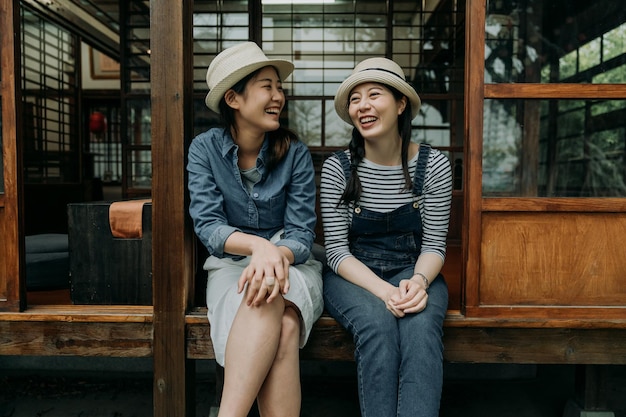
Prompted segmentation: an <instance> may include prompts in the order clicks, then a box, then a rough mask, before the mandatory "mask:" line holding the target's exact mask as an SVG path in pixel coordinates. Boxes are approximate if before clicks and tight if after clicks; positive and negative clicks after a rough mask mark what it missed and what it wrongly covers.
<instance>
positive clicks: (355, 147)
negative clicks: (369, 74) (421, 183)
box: [339, 84, 413, 205]
mask: <svg viewBox="0 0 626 417" xmlns="http://www.w3.org/2000/svg"><path fill="white" fill-rule="evenodd" d="M384 86H385V87H386V88H387V89H389V91H391V93H392V94H393V96H394V97H395V99H396V101H398V100H401V99H402V97H405V96H404V94H402V93H401V92H400V91H398V90H396V89H395V88H393V87H391V86H388V85H386V84H384ZM412 114H413V112H412V109H411V100H409V99H408V97H407V99H406V106H405V108H404V111H403V112H402V114H400V115H399V116H398V133H399V134H400V138H401V139H402V150H401V156H402V172H403V173H404V189H405V190H410V189H411V188H412V187H413V181H412V179H411V175H410V174H409V162H408V159H409V158H408V156H409V144H410V143H411V121H412V118H411V115H412ZM348 149H349V150H350V179H349V180H348V183H347V184H346V189H345V190H344V191H343V194H342V196H341V198H340V199H339V204H342V203H343V204H346V205H347V204H349V203H351V202H356V201H359V198H360V197H361V180H360V179H359V175H358V173H357V167H358V166H359V164H360V163H361V161H362V160H363V158H364V157H365V139H363V136H362V135H361V132H359V129H357V128H356V127H354V128H353V129H352V139H351V140H350V144H349V145H348Z"/></svg>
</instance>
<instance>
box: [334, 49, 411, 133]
mask: <svg viewBox="0 0 626 417" xmlns="http://www.w3.org/2000/svg"><path fill="white" fill-rule="evenodd" d="M368 82H374V83H380V84H384V85H386V86H390V87H393V88H395V89H396V90H398V91H399V92H401V93H402V94H404V95H405V96H407V97H408V99H409V101H410V102H411V111H412V112H413V114H412V117H411V119H414V118H415V116H417V113H418V112H419V109H420V106H421V104H422V102H421V100H420V98H419V96H418V95H417V93H416V92H415V89H414V88H413V87H412V86H411V85H410V84H409V83H408V82H407V81H406V80H405V78H404V73H403V72H402V68H400V65H398V64H396V63H395V62H393V61H392V60H390V59H387V58H369V59H366V60H364V61H361V62H360V63H359V64H358V65H357V66H356V67H354V70H352V74H350V76H349V77H348V78H346V79H345V80H344V81H343V82H342V83H341V85H340V86H339V90H337V94H336V95H335V110H336V111H337V114H338V115H339V117H341V118H342V119H343V120H344V121H345V122H346V123H348V124H352V119H350V114H349V113H348V97H349V96H350V91H352V89H353V88H354V87H356V86H357V85H359V84H363V83H368Z"/></svg>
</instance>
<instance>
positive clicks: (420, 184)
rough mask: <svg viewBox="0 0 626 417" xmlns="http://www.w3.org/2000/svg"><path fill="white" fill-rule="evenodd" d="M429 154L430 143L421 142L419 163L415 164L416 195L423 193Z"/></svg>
mask: <svg viewBox="0 0 626 417" xmlns="http://www.w3.org/2000/svg"><path fill="white" fill-rule="evenodd" d="M429 154H430V145H427V144H425V143H420V150H419V155H418V156H417V164H416V166H415V175H414V177H413V194H415V195H422V189H423V188H424V176H425V173H426V164H427V163H428V156H429Z"/></svg>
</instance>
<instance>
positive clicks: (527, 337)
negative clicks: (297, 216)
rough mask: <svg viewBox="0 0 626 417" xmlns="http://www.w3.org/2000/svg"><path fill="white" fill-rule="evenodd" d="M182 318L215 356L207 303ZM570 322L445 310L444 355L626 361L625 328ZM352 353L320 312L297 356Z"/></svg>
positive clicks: (478, 359)
mask: <svg viewBox="0 0 626 417" xmlns="http://www.w3.org/2000/svg"><path fill="white" fill-rule="evenodd" d="M185 323H186V330H185V333H186V346H187V347H186V349H187V357H188V358H189V359H214V358H215V355H214V353H213V348H212V344H211V338H210V330H209V329H210V328H209V322H208V319H207V316H206V308H204V307H203V308H196V309H193V310H192V311H190V312H189V313H188V314H187V315H186V317H185ZM568 324H569V325H572V326H568ZM574 324H575V323H569V322H560V323H559V321H558V320H554V321H552V323H551V325H550V324H547V322H546V321H545V320H541V321H539V320H525V319H520V320H499V321H496V320H493V319H480V318H477V319H468V318H466V317H464V316H463V315H462V314H460V312H458V311H448V315H447V317H446V319H445V322H444V337H443V340H444V358H445V360H446V361H449V362H467V363H518V364H524V363H526V364H622V365H626V328H623V327H620V328H615V327H613V328H611V327H601V326H598V327H593V328H589V327H575V326H573V325H574ZM599 324H600V323H599ZM608 347H609V348H608ZM353 353H354V344H353V342H352V337H351V336H350V334H349V333H348V332H347V331H346V330H345V329H344V328H343V327H341V325H339V323H337V322H336V321H335V319H333V318H332V317H330V316H329V315H327V314H326V313H324V314H323V315H322V317H320V319H319V320H318V321H317V323H316V324H315V325H314V327H313V330H312V332H311V336H310V338H309V341H308V343H307V345H306V346H305V347H304V348H303V349H302V351H301V355H300V356H301V358H302V359H305V360H324V361H352V360H354V356H353Z"/></svg>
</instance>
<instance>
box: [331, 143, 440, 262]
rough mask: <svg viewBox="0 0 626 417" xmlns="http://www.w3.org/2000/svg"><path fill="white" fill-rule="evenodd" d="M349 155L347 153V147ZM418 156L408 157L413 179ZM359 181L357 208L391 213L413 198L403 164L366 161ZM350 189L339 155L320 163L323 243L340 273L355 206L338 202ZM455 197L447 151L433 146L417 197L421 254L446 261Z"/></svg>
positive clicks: (347, 248)
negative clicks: (407, 187)
mask: <svg viewBox="0 0 626 417" xmlns="http://www.w3.org/2000/svg"><path fill="white" fill-rule="evenodd" d="M346 154H347V155H348V158H349V157H350V155H349V152H348V151H346ZM416 162H417V154H416V155H415V157H414V158H412V160H410V161H409V173H410V175H411V178H413V177H414V174H415V166H416ZM357 171H358V174H359V179H360V181H361V187H362V191H361V197H360V200H359V206H361V207H363V208H366V209H369V210H373V211H378V212H389V211H392V210H395V209H396V208H398V207H400V206H402V205H404V204H407V203H411V202H413V201H414V196H413V194H412V192H411V191H409V190H406V189H404V174H403V173H402V166H383V165H378V164H375V163H373V162H371V161H368V160H367V159H364V160H363V161H362V162H361V163H360V164H359V166H358V168H357ZM345 187H346V178H345V176H344V173H343V168H342V166H341V162H340V161H339V158H338V157H337V156H336V155H333V156H331V157H329V158H328V159H326V161H324V165H323V166H322V176H321V187H320V206H321V213H322V220H323V224H324V245H325V248H326V257H327V261H328V265H329V266H330V267H331V268H332V269H333V270H334V271H335V272H337V268H338V267H339V264H340V263H341V262H342V261H343V260H344V259H346V258H347V257H350V256H352V254H351V253H350V249H349V244H348V231H349V228H350V223H351V221H352V209H353V204H351V205H350V206H346V205H345V204H340V205H338V204H337V203H338V202H339V199H340V198H341V195H342V194H343V191H344V189H345ZM451 201H452V172H451V168H450V162H449V161H448V158H446V156H445V155H443V154H442V153H441V152H439V151H438V150H435V149H431V151H430V156H429V158H428V162H427V165H426V173H425V177H424V188H423V194H422V196H420V197H418V203H419V207H420V214H421V217H422V228H423V236H422V248H421V253H426V252H433V253H437V254H438V255H439V256H441V258H442V259H445V256H446V236H447V234H448V223H449V220H450V204H451Z"/></svg>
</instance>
